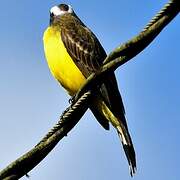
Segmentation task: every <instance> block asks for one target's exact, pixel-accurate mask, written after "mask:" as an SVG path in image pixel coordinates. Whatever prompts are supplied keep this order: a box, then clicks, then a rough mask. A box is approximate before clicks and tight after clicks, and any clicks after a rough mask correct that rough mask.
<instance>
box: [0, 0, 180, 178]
mask: <svg viewBox="0 0 180 180" xmlns="http://www.w3.org/2000/svg"><path fill="white" fill-rule="evenodd" d="M178 1H179V0H171V1H170V2H169V3H168V4H167V5H165V6H164V8H163V9H162V10H161V11H160V12H159V13H158V14H157V15H156V16H155V17H154V18H153V19H152V20H151V21H150V23H148V25H147V26H146V27H145V28H144V30H143V31H142V32H141V33H140V34H139V35H137V36H136V37H134V38H133V39H131V40H130V41H128V42H126V43H124V44H123V45H121V46H120V47H118V48H116V49H115V50H114V51H112V53H110V54H109V55H108V56H107V58H106V59H105V61H104V66H103V67H102V68H101V70H99V71H98V72H97V73H96V74H92V75H91V76H90V77H89V78H88V79H87V81H86V83H85V84H84V85H83V87H82V88H81V89H80V90H79V92H78V93H77V95H76V97H75V103H73V104H72V105H71V106H70V107H69V108H67V110H66V111H65V112H64V113H63V115H62V116H61V118H60V120H59V122H58V123H57V124H56V125H55V126H54V128H53V129H52V130H50V132H49V133H48V134H47V135H46V136H45V137H44V138H43V139H42V140H41V141H40V142H39V143H38V144H37V145H36V146H35V147H34V148H33V149H32V150H30V151H29V152H27V153H26V154H24V155H23V156H21V157H20V158H18V159H17V160H15V161H14V162H12V163H11V164H10V165H8V166H7V167H6V168H5V169H3V170H2V171H1V172H0V179H6V180H12V179H19V178H21V177H22V176H24V175H26V174H27V173H28V172H29V171H30V170H32V169H33V168H34V167H35V166H36V165H37V164H38V163H40V162H41V161H42V160H43V159H44V158H45V157H46V156H47V154H48V153H49V152H50V151H51V150H52V149H53V148H54V147H55V145H56V144H57V143H58V142H59V141H60V140H61V139H62V138H63V137H64V136H66V135H67V133H68V132H69V131H70V130H71V129H72V128H73V127H74V126H75V125H76V124H77V123H78V121H79V120H80V118H81V117H82V116H83V114H84V113H85V112H86V110H87V109H88V103H89V101H90V98H91V94H92V93H91V91H90V89H92V90H93V87H95V86H97V84H98V85H99V84H101V83H102V82H103V77H104V76H105V75H106V73H108V72H109V71H114V70H116V69H117V68H118V67H119V66H121V65H122V64H124V63H126V62H127V61H129V60H130V59H132V58H133V57H134V56H136V55H137V54H139V53H140V52H141V51H142V50H144V49H145V48H146V47H147V46H148V45H149V44H150V43H151V42H152V41H153V39H154V38H155V37H156V36H157V35H158V34H159V33H160V32H161V31H162V29H163V28H164V27H165V26H166V25H167V24H168V23H169V22H170V21H171V20H172V19H173V18H174V17H175V16H176V15H177V14H178V13H179V11H180V5H179V2H178Z"/></svg>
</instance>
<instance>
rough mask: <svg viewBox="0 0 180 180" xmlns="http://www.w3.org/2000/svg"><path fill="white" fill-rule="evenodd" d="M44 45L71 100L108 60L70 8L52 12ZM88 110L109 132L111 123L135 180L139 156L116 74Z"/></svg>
mask: <svg viewBox="0 0 180 180" xmlns="http://www.w3.org/2000/svg"><path fill="white" fill-rule="evenodd" d="M43 43H44V52H45V58H46V60H47V64H48V66H49V69H50V71H51V73H52V75H53V76H54V78H55V79H56V80H57V81H58V82H59V83H60V84H61V86H62V87H63V88H64V89H65V90H66V91H67V93H68V94H69V95H70V96H71V97H73V96H74V95H75V94H76V93H77V91H78V90H79V89H80V87H81V86H82V85H83V84H84V83H85V82H86V79H87V78H88V77H89V76H90V75H91V74H92V73H96V72H97V71H98V70H99V69H100V68H101V67H102V65H103V61H104V59H105V58H106V57H107V54H106V52H105V50H104V48H103V47H102V45H101V43H100V41H99V40H98V38H97V37H96V35H95V34H94V33H93V32H92V31H91V30H90V29H89V28H88V27H87V26H86V25H85V24H84V23H83V22H82V21H81V20H80V18H79V17H78V16H77V15H76V13H75V12H74V10H73V8H72V6H71V5H68V4H59V5H56V6H53V7H52V8H51V9H50V22H49V26H48V27H47V29H46V30H45V32H44V35H43ZM89 109H90V110H91V111H92V113H93V114H94V116H95V118H96V119H97V121H98V122H99V123H100V124H101V125H102V127H104V129H106V130H109V123H111V124H112V125H113V127H114V128H115V129H116V130H117V133H118V136H119V138H120V140H121V143H122V147H123V149H124V152H125V156H126V158H127V161H128V164H129V169H130V174H131V176H133V175H134V174H135V172H136V154H135V150H134V146H133V143H132V140H131V136H130V133H129V130H128V126H127V122H126V117H125V109H124V105H123V101H122V97H121V94H120V92H119V89H118V84H117V80H116V77H115V74H114V72H109V73H108V74H106V77H105V78H104V80H103V83H102V84H101V85H99V86H97V87H96V89H95V90H94V91H93V96H92V98H91V101H90V103H89Z"/></svg>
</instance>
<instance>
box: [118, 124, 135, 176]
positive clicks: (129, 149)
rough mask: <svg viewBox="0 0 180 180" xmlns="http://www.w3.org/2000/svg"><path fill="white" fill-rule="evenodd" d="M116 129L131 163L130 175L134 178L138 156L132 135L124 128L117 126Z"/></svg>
mask: <svg viewBox="0 0 180 180" xmlns="http://www.w3.org/2000/svg"><path fill="white" fill-rule="evenodd" d="M116 128H117V132H118V135H119V137H120V139H121V142H122V146H123V149H124V152H125V155H126V158H127V160H128V163H129V170H130V174H131V176H133V175H134V174H135V172H136V155H135V150H134V147H133V144H132V140H131V137H130V134H129V132H128V129H127V128H125V127H123V126H117V127H116Z"/></svg>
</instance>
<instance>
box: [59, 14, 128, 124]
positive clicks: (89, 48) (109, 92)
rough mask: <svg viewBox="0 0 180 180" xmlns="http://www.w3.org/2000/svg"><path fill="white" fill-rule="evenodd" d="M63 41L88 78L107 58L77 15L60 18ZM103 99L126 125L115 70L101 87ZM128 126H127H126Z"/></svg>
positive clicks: (96, 40)
mask: <svg viewBox="0 0 180 180" xmlns="http://www.w3.org/2000/svg"><path fill="white" fill-rule="evenodd" d="M59 24H60V29H61V38H62V41H63V43H64V45H65V47H66V49H67V51H68V53H69V54H70V56H71V57H72V59H73V61H74V63H75V64H76V65H77V66H78V68H79V69H80V70H81V72H82V73H83V75H84V76H85V77H86V78H87V77H88V76H89V75H90V74H92V73H93V72H96V71H97V70H98V69H99V68H100V67H101V65H102V63H103V61H104V59H105V58H106V52H105V51H104V49H103V47H102V46H101V44H100V42H99V41H98V39H97V38H96V36H95V35H94V34H93V33H92V32H91V31H90V30H89V29H88V28H87V27H86V26H85V25H84V24H83V23H82V22H81V20H80V19H78V18H77V16H76V15H75V16H73V15H71V14H66V15H64V16H62V17H61V18H60V19H59ZM101 93H102V96H103V99H104V100H105V102H106V103H107V105H108V106H109V107H110V108H111V109H112V112H113V113H114V115H116V116H117V117H120V119H121V121H122V122H123V124H124V125H125V126H126V120H125V117H124V113H125V111H124V106H123V102H122V98H121V95H120V93H119V90H118V86H117V81H116V78H115V75H114V72H111V73H110V74H109V75H108V76H107V78H106V80H105V81H104V84H103V85H102V87H101ZM126 127H127V126H126Z"/></svg>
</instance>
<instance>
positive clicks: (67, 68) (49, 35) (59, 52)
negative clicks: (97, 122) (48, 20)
mask: <svg viewBox="0 0 180 180" xmlns="http://www.w3.org/2000/svg"><path fill="white" fill-rule="evenodd" d="M43 41H44V51H45V56H46V59H47V63H48V66H49V68H50V71H51V73H52V74H53V76H54V77H55V78H56V79H57V80H58V81H59V82H60V84H61V85H62V86H63V87H64V88H65V89H66V90H67V91H68V93H69V94H70V95H74V94H75V93H76V92H77V91H78V89H79V88H80V87H81V85H82V84H83V83H84V82H85V77H84V76H83V74H82V73H81V71H80V70H79V69H78V67H77V66H76V65H75V63H74V62H73V60H72V59H71V57H70V55H69V54H68V52H67V50H66V48H65V47H64V44H63V42H62V40H61V36H60V31H59V30H57V29H56V28H53V27H48V28H47V29H46V31H45V32H44V37H43Z"/></svg>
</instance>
